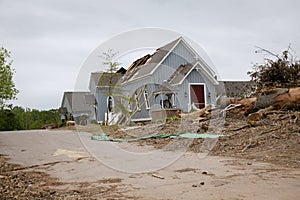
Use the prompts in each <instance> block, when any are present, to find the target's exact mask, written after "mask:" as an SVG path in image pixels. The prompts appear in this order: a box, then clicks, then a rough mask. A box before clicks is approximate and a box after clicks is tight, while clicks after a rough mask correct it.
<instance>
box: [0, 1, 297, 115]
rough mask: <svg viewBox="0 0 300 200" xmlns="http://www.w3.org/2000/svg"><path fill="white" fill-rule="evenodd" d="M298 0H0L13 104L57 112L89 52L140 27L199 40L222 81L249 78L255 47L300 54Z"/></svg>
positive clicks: (0, 31)
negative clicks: (10, 59)
mask: <svg viewBox="0 0 300 200" xmlns="http://www.w3.org/2000/svg"><path fill="white" fill-rule="evenodd" d="M299 7H300V3H299V1H297V0H286V1H279V0H265V1H261V0H244V1H240V0H227V1H216V0H212V1H201V0H200V1H198V0H187V1H179V0H176V1H158V0H155V1H150V0H149V1H147V0H145V1H139V0H128V1H116V0H110V1H98V0H90V1H84V0H76V1H75V0H64V1H61V0H51V1H50V0H44V1H40V0H27V1H22V0H0V27H1V28H0V46H4V47H6V48H7V49H9V50H10V51H11V52H12V57H13V59H14V65H13V66H14V67H15V69H16V71H17V73H16V75H15V81H16V85H17V87H18V89H19V90H20V91H21V92H20V94H19V95H18V97H19V100H18V101H16V102H15V103H16V104H18V105H22V106H27V107H33V108H39V109H48V108H52V107H58V106H59V105H60V100H61V97H62V92H63V91H64V90H72V89H74V86H75V82H76V78H77V74H78V73H79V71H80V68H81V66H82V64H83V63H84V61H85V59H86V58H87V57H88V56H89V54H90V53H91V52H92V51H93V50H94V49H95V48H96V47H97V46H98V45H99V44H101V43H103V42H104V41H106V40H108V39H109V38H111V37H112V36H113V35H116V34H118V33H121V32H124V31H128V30H131V29H136V28H142V27H161V28H166V29H171V30H174V31H177V32H179V33H181V34H183V35H186V36H188V37H189V38H191V39H192V40H194V41H195V42H196V43H198V44H199V45H200V46H201V47H203V49H204V50H205V51H206V52H207V54H208V55H209V56H210V58H211V60H212V61H213V62H214V64H215V66H216V68H217V70H218V72H219V74H220V75H221V78H222V79H230V80H240V79H247V78H248V77H247V75H246V72H247V71H248V70H250V68H251V66H252V65H251V63H253V62H254V63H255V62H262V59H263V55H261V54H255V53H254V51H255V48H254V46H255V45H258V46H262V47H264V48H267V49H269V50H272V51H274V52H276V53H280V52H281V51H282V50H284V49H285V48H286V47H287V45H288V44H289V43H291V44H292V47H293V49H294V50H295V51H296V52H299V51H300V42H299V39H298V35H299V32H300V30H299V29H300V28H299V26H298V19H299V18H300V13H299V12H298V8H299Z"/></svg>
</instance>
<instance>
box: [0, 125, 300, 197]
mask: <svg viewBox="0 0 300 200" xmlns="http://www.w3.org/2000/svg"><path fill="white" fill-rule="evenodd" d="M90 136H91V135H90V134H88V133H79V132H72V131H48V130H38V131H15V132H0V153H1V154H6V155H7V156H8V157H10V158H11V162H14V163H18V164H22V165H24V166H28V167H30V166H31V167H32V168H34V169H35V170H40V171H44V172H46V173H48V174H50V175H51V176H53V177H57V178H60V179H61V180H62V181H63V182H69V183H70V184H73V183H76V182H91V183H95V182H96V181H97V180H99V179H104V178H121V179H122V180H123V181H122V184H125V185H127V187H128V188H131V191H130V193H131V194H132V195H134V196H138V197H140V198H141V199H272V200H273V199H289V200H291V199H300V190H299V188H300V170H299V169H285V168H283V167H279V166H274V165H271V164H266V163H259V162H255V161H249V160H240V159H239V160H237V159H234V158H222V157H213V156H203V155H198V154H195V153H191V152H181V151H163V150H155V149H152V148H151V147H145V146H143V147H141V146H137V145H136V144H135V143H112V142H100V141H94V140H91V139H90ZM90 187H93V185H90Z"/></svg>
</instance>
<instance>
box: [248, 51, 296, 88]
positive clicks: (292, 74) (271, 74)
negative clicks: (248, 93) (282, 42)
mask: <svg viewBox="0 0 300 200" xmlns="http://www.w3.org/2000/svg"><path fill="white" fill-rule="evenodd" d="M258 48H259V50H258V51H256V52H265V53H267V54H268V55H270V56H273V57H274V58H275V60H273V59H268V58H265V63H264V64H255V65H254V66H253V70H252V71H250V72H248V75H249V76H250V78H251V81H253V82H254V85H255V86H256V87H255V88H256V91H257V92H261V90H262V89H266V88H271V87H281V88H291V87H299V86H300V61H299V60H294V56H293V55H292V54H291V53H290V51H291V47H290V46H289V47H288V49H287V50H285V51H283V52H282V54H281V55H278V54H274V53H272V52H270V51H268V50H266V49H263V48H260V47H258Z"/></svg>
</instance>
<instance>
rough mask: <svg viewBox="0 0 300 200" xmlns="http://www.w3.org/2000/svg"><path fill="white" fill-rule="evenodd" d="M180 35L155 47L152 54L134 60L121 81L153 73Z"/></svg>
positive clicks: (176, 42)
mask: <svg viewBox="0 0 300 200" xmlns="http://www.w3.org/2000/svg"><path fill="white" fill-rule="evenodd" d="M181 39H182V37H179V38H178V39H176V40H174V41H172V42H170V43H168V44H166V45H164V46H162V47H160V48H158V49H156V51H155V52H154V53H153V54H152V55H149V54H148V55H146V56H144V57H142V58H139V59H137V60H136V61H134V62H133V63H132V64H131V65H130V67H129V68H128V69H127V72H126V74H125V76H124V79H123V81H124V82H126V81H130V80H134V79H137V78H141V77H145V76H148V75H150V74H152V73H153V71H154V70H155V68H156V66H157V65H158V64H160V63H161V62H162V61H163V60H164V58H165V57H166V56H167V55H168V54H169V53H170V52H171V51H172V50H173V49H174V47H175V46H176V45H177V44H178V43H179V41H180V40H181Z"/></svg>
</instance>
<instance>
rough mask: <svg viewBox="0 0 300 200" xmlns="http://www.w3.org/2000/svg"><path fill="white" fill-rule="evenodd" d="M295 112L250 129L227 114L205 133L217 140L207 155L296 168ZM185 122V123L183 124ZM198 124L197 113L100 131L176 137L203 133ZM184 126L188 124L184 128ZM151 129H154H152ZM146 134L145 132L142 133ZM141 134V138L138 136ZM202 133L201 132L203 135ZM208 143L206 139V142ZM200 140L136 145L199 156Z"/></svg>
mask: <svg viewBox="0 0 300 200" xmlns="http://www.w3.org/2000/svg"><path fill="white" fill-rule="evenodd" d="M297 116H299V112H297V111H286V112H278V113H276V112H275V113H274V114H269V115H267V116H266V117H265V118H263V119H262V120H260V121H258V122H256V123H255V125H253V124H252V125H251V124H250V123H249V122H248V120H247V118H246V117H244V116H243V115H236V114H232V113H229V114H228V115H227V117H225V118H224V120H223V121H221V120H219V123H222V125H223V126H222V127H221V128H216V127H210V128H209V129H211V130H208V131H205V133H213V134H216V132H215V131H216V130H217V131H218V132H217V133H219V134H222V135H224V137H220V138H219V139H218V140H217V142H216V144H215V145H214V147H213V148H212V149H210V155H217V156H226V157H238V158H244V159H253V160H257V161H263V162H270V163H273V164H277V165H282V166H285V167H292V168H299V167H300V119H298V118H297ZM187 122H188V123H187ZM209 123H210V120H208V121H201V122H199V117H197V112H195V113H194V114H190V115H186V116H183V118H182V119H175V120H170V121H166V122H164V123H156V124H153V123H150V124H143V125H141V124H140V125H136V126H133V127H131V128H120V127H117V126H108V127H102V128H101V129H102V131H103V132H105V133H109V134H110V136H111V137H112V138H132V137H139V136H144V135H149V133H148V132H150V134H152V135H155V134H176V133H180V132H193V133H196V132H198V133H201V132H203V124H209ZM185 124H190V126H187V125H185ZM153 127H155V128H153ZM146 130H148V132H145V131H146ZM141 133H143V135H139V134H141ZM203 133H204V132H203ZM206 140H209V139H206ZM203 142H204V139H180V140H179V139H177V140H175V139H171V138H163V139H147V140H141V141H138V143H139V144H140V145H149V146H153V147H155V148H158V149H161V148H164V147H166V146H167V145H168V144H170V143H176V144H177V146H176V148H181V147H186V146H185V145H189V147H188V150H189V151H192V152H196V153H199V152H201V149H202V148H201V147H202V146H203Z"/></svg>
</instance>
